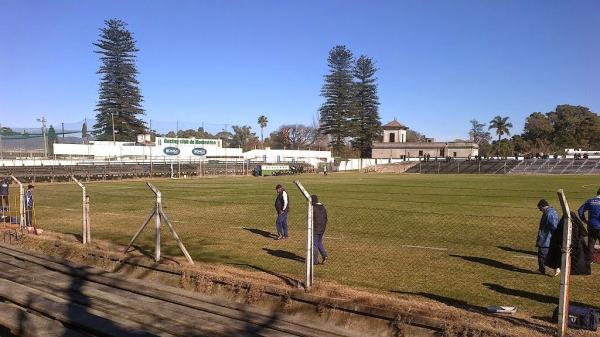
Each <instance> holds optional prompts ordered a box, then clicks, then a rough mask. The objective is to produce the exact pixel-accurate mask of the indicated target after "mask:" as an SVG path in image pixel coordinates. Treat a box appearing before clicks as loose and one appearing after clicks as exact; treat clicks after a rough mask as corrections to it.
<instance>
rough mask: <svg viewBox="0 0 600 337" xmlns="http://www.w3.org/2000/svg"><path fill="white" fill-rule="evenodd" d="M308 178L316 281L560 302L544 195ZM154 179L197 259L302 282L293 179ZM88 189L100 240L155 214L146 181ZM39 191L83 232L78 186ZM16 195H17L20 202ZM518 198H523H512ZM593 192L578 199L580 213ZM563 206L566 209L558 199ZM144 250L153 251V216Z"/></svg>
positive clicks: (527, 302)
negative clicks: (319, 208)
mask: <svg viewBox="0 0 600 337" xmlns="http://www.w3.org/2000/svg"><path fill="white" fill-rule="evenodd" d="M306 179H308V181H307V182H305V183H304V186H305V187H306V188H307V190H308V192H309V193H311V194H312V193H314V194H318V195H319V199H320V200H321V201H322V203H323V204H324V205H325V206H326V208H327V211H328V218H329V222H328V224H327V230H326V232H325V235H324V245H325V247H326V250H327V252H328V257H329V258H328V261H327V263H326V264H319V265H316V266H315V280H316V282H317V285H318V284H319V283H321V282H334V283H339V284H342V285H348V286H358V287H364V288H368V289H371V290H372V291H376V292H384V293H387V294H391V295H394V296H401V297H410V298H414V297H420V298H428V299H433V300H435V301H439V302H443V303H445V304H448V305H451V306H455V307H461V308H466V309H469V310H476V311H477V310H485V307H486V306H488V305H514V306H517V307H519V308H523V309H524V310H526V311H530V312H534V313H546V314H547V313H548V312H549V311H551V310H552V309H553V308H554V307H555V306H556V304H557V303H558V283H559V279H558V277H550V276H545V277H544V276H542V275H539V273H538V272H537V251H536V248H535V239H536V235H537V230H538V223H539V216H540V214H539V212H538V211H537V210H536V208H535V203H536V202H537V200H536V198H537V196H538V195H539V193H538V192H537V191H533V192H532V191H530V190H527V189H522V190H515V189H511V188H502V187H488V188H487V189H485V192H486V193H493V196H490V195H488V196H485V193H480V192H476V190H477V189H478V188H476V187H471V186H464V185H463V186H453V187H452V193H451V194H452V197H451V198H441V197H439V195H440V193H441V189H440V188H436V187H435V186H426V185H424V184H417V183H411V182H406V183H405V184H404V185H403V186H402V188H404V189H407V188H411V189H412V190H413V191H416V192H414V193H413V194H410V193H405V192H402V191H400V190H398V188H394V187H393V186H387V185H386V184H381V185H376V183H377V181H373V185H369V186H367V187H368V188H367V187H364V186H360V181H358V180H357V179H354V180H353V179H350V180H349V181H347V182H346V184H344V185H341V186H340V185H337V184H333V183H332V182H329V181H327V180H314V179H316V178H306ZM324 179H325V178H324ZM278 182H282V183H283V184H284V186H285V187H286V188H287V191H288V193H289V196H290V204H291V211H290V213H289V220H288V222H289V228H290V238H289V239H287V240H274V238H275V234H276V230H275V218H276V214H275V210H274V207H273V201H274V198H275V196H276V193H275V191H274V189H273V187H274V184H275V183H278ZM153 184H154V185H155V186H156V187H157V188H158V189H159V190H160V191H161V192H162V201H163V209H164V212H165V214H166V215H167V217H168V218H169V219H170V220H171V222H172V224H173V225H174V227H175V230H176V231H177V233H178V234H179V236H180V237H181V239H182V241H183V243H184V244H185V246H186V247H187V249H188V251H189V252H190V254H191V255H192V257H193V258H194V260H196V261H199V262H206V263H215V264H219V265H228V266H234V267H240V268H245V269H251V270H255V271H261V272H266V273H269V274H271V275H280V276H282V277H285V278H286V279H288V280H289V279H291V280H294V282H296V283H299V282H302V281H303V278H304V272H305V253H306V239H307V238H306V211H307V203H306V200H305V198H304V197H303V196H302V195H301V194H300V192H299V191H298V190H297V189H296V188H295V186H294V185H293V184H292V183H291V178H283V177H282V178H279V177H275V178H273V179H271V178H265V179H260V178H239V177H227V178H217V179H174V180H164V179H163V180H154V181H153ZM86 186H87V190H88V193H89V195H90V201H91V206H90V212H91V228H92V241H93V240H94V239H101V240H108V241H111V242H113V243H117V244H120V245H127V244H128V243H129V240H130V239H131V237H132V236H133V234H134V233H135V231H136V230H137V229H138V227H139V226H140V225H142V223H143V221H144V220H145V219H146V218H147V216H148V215H149V214H150V213H151V211H152V209H153V207H154V204H155V197H154V195H153V194H152V192H151V191H150V190H149V189H148V187H147V186H146V184H145V183H144V182H143V181H109V182H88V183H86ZM11 188H13V187H12V186H11ZM35 193H36V220H37V222H38V224H39V225H40V226H42V227H44V228H47V229H50V230H54V231H58V232H63V233H69V234H72V235H81V216H82V215H81V189H80V188H79V187H78V186H77V185H75V184H74V183H60V184H58V183H54V184H38V186H37V187H36V190H35ZM13 194H14V193H13V191H12V190H11V198H13V197H12V195H13ZM17 194H18V193H17ZM517 196H518V198H517V199H519V198H520V199H519V200H520V201H518V202H514V201H511V200H512V199H511V198H516V197H517ZM584 196H585V194H584V193H582V192H578V193H576V194H573V200H572V201H571V203H572V205H571V208H573V209H576V208H577V206H579V203H580V202H582V200H583V198H584ZM550 197H551V195H550ZM523 200H525V201H526V202H524V201H523ZM554 204H555V205H556V206H557V210H558V211H559V213H560V209H559V207H558V202H554ZM162 238H163V242H162V244H163V246H162V252H163V254H164V255H166V256H182V254H181V252H180V251H179V248H178V247H177V245H176V242H175V240H173V239H172V238H171V236H170V234H169V231H168V229H167V227H166V224H163V231H162ZM135 248H136V249H138V250H139V251H141V252H142V253H145V254H146V255H148V256H152V255H153V251H154V222H153V221H151V222H150V224H149V225H148V227H147V228H146V229H145V230H144V232H143V234H142V235H141V236H140V238H139V240H138V241H137V242H136V247H135ZM548 273H551V271H550V270H549V271H548ZM598 281H600V277H598V275H592V276H573V277H572V284H573V287H572V290H571V300H572V302H573V303H579V304H584V305H586V306H591V307H595V306H596V305H595V303H598V301H600V295H598V293H597V292H596V291H595V290H594V284H597V283H598ZM294 282H292V283H294Z"/></svg>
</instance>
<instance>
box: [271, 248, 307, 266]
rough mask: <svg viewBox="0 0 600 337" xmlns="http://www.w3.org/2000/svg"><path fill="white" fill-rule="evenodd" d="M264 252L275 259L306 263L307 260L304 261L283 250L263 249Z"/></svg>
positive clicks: (300, 257) (302, 258)
mask: <svg viewBox="0 0 600 337" xmlns="http://www.w3.org/2000/svg"><path fill="white" fill-rule="evenodd" d="M263 250H264V251H265V252H267V254H269V255H272V256H275V257H280V258H282V259H288V260H293V261H298V262H302V263H304V262H305V261H306V260H305V259H304V257H302V256H299V255H296V254H294V253H292V252H288V251H286V250H281V249H269V248H263Z"/></svg>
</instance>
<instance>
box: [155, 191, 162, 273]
mask: <svg viewBox="0 0 600 337" xmlns="http://www.w3.org/2000/svg"><path fill="white" fill-rule="evenodd" d="M153 192H154V194H155V195H156V206H155V209H156V228H155V230H156V233H155V237H156V243H155V246H154V261H156V262H158V261H160V214H159V213H158V211H159V210H160V209H161V208H162V206H161V203H162V195H161V193H160V191H159V190H157V189H153Z"/></svg>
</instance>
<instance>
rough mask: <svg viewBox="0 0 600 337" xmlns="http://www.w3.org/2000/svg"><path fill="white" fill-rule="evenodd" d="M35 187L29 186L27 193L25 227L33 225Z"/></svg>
mask: <svg viewBox="0 0 600 337" xmlns="http://www.w3.org/2000/svg"><path fill="white" fill-rule="evenodd" d="M33 206H34V203H33V185H31V184H29V185H28V186H27V192H25V225H26V226H27V227H30V226H32V225H33Z"/></svg>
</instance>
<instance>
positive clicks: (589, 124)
mask: <svg viewBox="0 0 600 337" xmlns="http://www.w3.org/2000/svg"><path fill="white" fill-rule="evenodd" d="M547 115H548V119H549V120H550V122H551V123H552V125H553V126H554V130H555V132H554V134H553V138H552V141H553V143H554V144H556V145H557V146H559V147H560V148H563V149H564V148H582V149H590V150H595V149H599V148H600V117H599V116H598V115H597V114H595V113H593V112H592V111H590V109H589V108H587V107H584V106H574V105H568V104H564V105H559V106H557V107H556V110H555V111H552V112H549V113H548V114H547Z"/></svg>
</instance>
